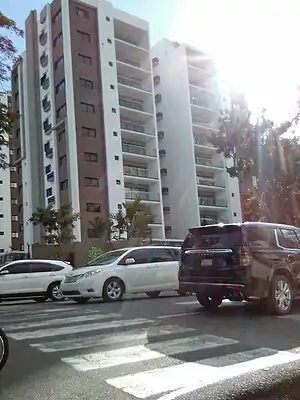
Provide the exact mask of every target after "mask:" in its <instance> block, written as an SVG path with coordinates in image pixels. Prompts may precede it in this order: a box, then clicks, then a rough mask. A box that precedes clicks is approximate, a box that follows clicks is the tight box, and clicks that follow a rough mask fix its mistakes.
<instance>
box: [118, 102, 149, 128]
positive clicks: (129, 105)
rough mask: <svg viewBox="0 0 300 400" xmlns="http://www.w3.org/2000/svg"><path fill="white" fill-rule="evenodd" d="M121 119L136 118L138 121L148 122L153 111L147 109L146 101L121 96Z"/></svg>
mask: <svg viewBox="0 0 300 400" xmlns="http://www.w3.org/2000/svg"><path fill="white" fill-rule="evenodd" d="M119 106H120V116H121V119H123V120H124V119H131V120H132V119H135V120H136V121H137V122H142V123H143V122H147V121H148V120H149V118H151V117H153V113H151V112H149V111H146V110H145V108H144V103H143V102H142V101H140V100H136V101H133V99H126V98H121V97H120V98H119Z"/></svg>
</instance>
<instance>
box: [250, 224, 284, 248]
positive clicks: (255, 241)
mask: <svg viewBox="0 0 300 400" xmlns="http://www.w3.org/2000/svg"><path fill="white" fill-rule="evenodd" d="M246 234H247V240H248V243H249V245H250V246H253V247H262V248H270V247H271V248H275V247H277V244H276V238H275V231H274V229H270V228H260V227H247V228H246Z"/></svg>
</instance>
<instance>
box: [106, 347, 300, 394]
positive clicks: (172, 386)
mask: <svg viewBox="0 0 300 400" xmlns="http://www.w3.org/2000/svg"><path fill="white" fill-rule="evenodd" d="M272 351H273V352H275V354H272V355H269V354H270V352H272ZM245 353H246V354H244V356H242V354H243V353H242V352H240V353H239V355H238V356H235V355H233V354H228V355H227V356H222V358H223V362H224V361H225V358H226V357H227V358H228V362H229V363H230V362H232V360H233V359H234V358H235V359H237V360H238V359H239V360H242V359H243V358H244V359H245V358H247V357H248V358H249V357H251V351H247V352H245ZM266 353H267V355H266ZM255 354H256V355H259V357H258V358H254V359H252V360H248V361H244V362H238V363H235V364H233V365H228V366H223V367H212V366H208V365H204V364H202V363H201V364H200V363H199V364H198V363H185V364H180V365H175V366H171V367H166V368H157V369H154V370H150V371H146V372H139V373H136V374H130V375H126V376H121V377H117V378H112V379H107V380H106V382H107V383H108V384H110V385H111V386H114V387H116V388H118V389H122V390H123V391H124V392H126V393H129V394H131V395H134V396H136V397H138V398H140V399H145V398H147V397H148V396H154V395H159V394H162V393H164V392H167V391H171V390H173V391H175V392H173V393H170V394H167V395H165V396H162V397H161V398H160V399H159V400H173V399H175V398H176V397H178V396H180V395H184V394H186V393H189V392H191V391H193V390H196V389H199V388H202V387H205V386H207V385H211V384H213V383H217V382H220V381H222V380H226V379H231V378H234V377H237V376H240V375H244V374H246V373H250V372H255V371H259V370H263V369H265V368H271V367H274V366H277V365H282V364H286V363H290V362H293V361H299V360H300V354H294V353H291V352H290V351H289V352H287V351H276V350H272V349H263V348H260V349H255V350H253V351H252V356H254V355H255ZM264 355H266V356H264ZM214 358H215V357H212V358H211V359H210V360H211V363H212V364H217V363H214V362H213V359H214ZM217 358H219V359H220V357H217ZM187 385H188V386H187Z"/></svg>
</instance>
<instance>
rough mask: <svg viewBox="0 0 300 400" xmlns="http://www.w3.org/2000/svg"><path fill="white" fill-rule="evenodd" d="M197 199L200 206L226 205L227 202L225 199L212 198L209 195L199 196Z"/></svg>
mask: <svg viewBox="0 0 300 400" xmlns="http://www.w3.org/2000/svg"><path fill="white" fill-rule="evenodd" d="M198 200H199V205H200V206H213V207H227V202H226V200H223V199H214V198H211V197H199V198H198Z"/></svg>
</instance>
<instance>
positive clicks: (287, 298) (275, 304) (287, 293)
mask: <svg viewBox="0 0 300 400" xmlns="http://www.w3.org/2000/svg"><path fill="white" fill-rule="evenodd" d="M292 305H293V289H292V285H291V282H290V280H289V279H288V278H287V277H286V276H284V275H275V276H274V278H273V280H272V283H271V287H270V292H269V296H268V298H267V309H268V311H270V312H271V313H274V314H277V315H285V314H288V313H289V312H290V311H291V308H292Z"/></svg>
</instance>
